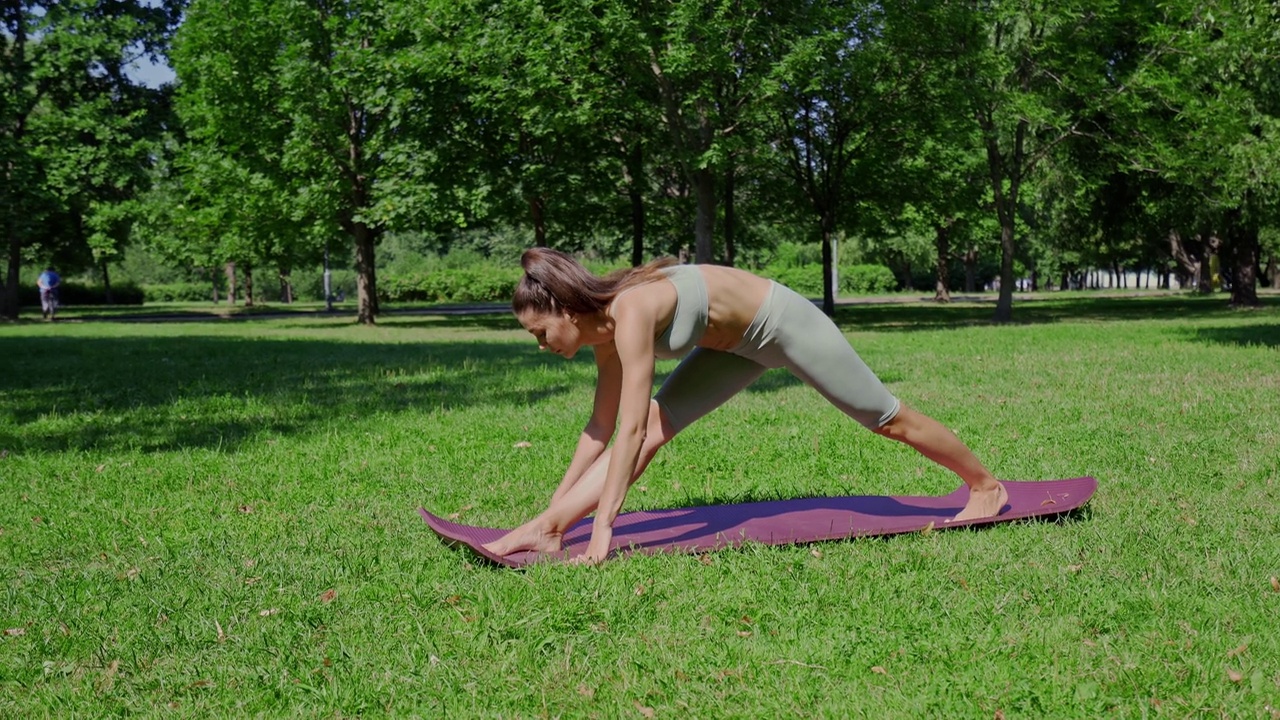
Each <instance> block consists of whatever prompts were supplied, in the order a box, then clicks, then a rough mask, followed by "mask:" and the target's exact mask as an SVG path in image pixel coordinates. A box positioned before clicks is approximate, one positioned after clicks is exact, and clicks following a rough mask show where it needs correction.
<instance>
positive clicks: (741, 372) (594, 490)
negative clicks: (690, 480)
mask: <svg viewBox="0 0 1280 720" xmlns="http://www.w3.org/2000/svg"><path fill="white" fill-rule="evenodd" d="M764 371H765V368H764V367H763V366H762V365H760V364H759V363H755V362H752V361H751V360H748V359H746V358H743V357H739V356H737V355H733V354H730V353H725V352H720V351H717V350H707V349H706V348H697V349H695V350H694V351H693V352H691V353H689V355H688V356H687V357H686V358H685V359H684V360H683V361H682V362H681V363H680V364H679V365H678V366H676V369H675V370H674V371H672V373H671V375H670V376H669V377H667V380H666V382H664V383H663V384H662V388H661V389H659V390H658V393H657V395H655V396H654V399H653V400H651V401H650V405H649V425H648V427H647V428H646V430H645V438H644V444H643V445H641V446H640V457H639V459H638V460H637V461H636V471H635V473H633V474H632V476H631V482H633V483H634V482H635V481H636V480H638V479H639V478H640V475H641V474H643V473H644V471H645V468H647V467H648V466H649V462H650V461H651V460H653V456H654V455H655V454H657V452H658V448H660V447H662V446H663V445H666V444H667V443H668V442H670V441H671V439H672V438H674V437H675V436H676V434H677V433H679V432H680V431H681V430H683V429H685V428H686V427H689V425H691V424H693V422H694V421H695V420H697V419H698V418H700V417H702V416H703V415H706V414H707V413H709V412H711V411H712V410H714V409H716V408H717V407H720V406H721V405H723V404H724V403H725V402H726V401H727V400H728V399H729V398H731V397H733V396H734V395H736V394H737V393H738V392H740V391H741V390H742V389H743V388H745V387H747V386H748V385H750V384H751V383H753V382H755V380H756V379H757V378H759V377H760V375H762V374H763V373H764ZM611 455H612V449H609V450H605V452H604V453H603V454H602V455H601V456H600V457H599V458H597V459H596V461H595V462H594V463H592V464H591V467H589V468H587V471H586V473H584V474H583V476H582V479H581V480H579V481H578V482H577V484H575V485H574V486H573V487H572V488H571V489H570V490H569V492H567V493H565V494H564V495H563V496H561V497H559V498H557V499H555V500H553V501H552V502H551V505H550V506H549V507H548V508H547V509H546V510H544V511H543V512H542V513H541V514H540V515H538V516H537V517H535V518H534V519H532V520H530V521H529V522H527V523H525V524H523V525H521V526H520V527H518V528H516V529H515V530H512V531H511V532H509V533H507V534H506V535H504V536H502V537H501V538H499V539H498V540H496V541H494V542H492V543H489V544H488V545H485V547H486V548H487V549H489V550H490V551H491V552H494V553H496V554H498V555H510V554H511V553H513V552H519V551H521V550H537V551H539V552H559V551H560V547H561V539H562V538H563V536H564V533H565V531H567V530H568V529H569V528H570V527H572V526H573V524H574V523H576V522H578V521H579V520H581V519H582V518H584V517H586V516H587V515H588V514H589V513H591V512H592V511H594V510H595V509H596V505H597V504H599V502H600V495H601V494H602V493H603V492H604V480H605V476H606V475H607V474H608V470H609V458H610V457H611Z"/></svg>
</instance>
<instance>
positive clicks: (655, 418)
mask: <svg viewBox="0 0 1280 720" xmlns="http://www.w3.org/2000/svg"><path fill="white" fill-rule="evenodd" d="M675 435H676V430H675V427H674V426H673V425H672V424H671V419H670V418H668V417H667V414H666V412H665V411H664V410H663V409H662V406H661V405H659V404H658V402H657V401H656V400H650V401H649V426H648V427H647V428H646V429H645V434H644V445H642V446H641V448H640V451H641V452H642V453H646V454H648V455H652V454H653V453H656V452H657V451H658V448H660V447H662V446H663V445H666V444H667V443H668V442H671V438H673V437H675Z"/></svg>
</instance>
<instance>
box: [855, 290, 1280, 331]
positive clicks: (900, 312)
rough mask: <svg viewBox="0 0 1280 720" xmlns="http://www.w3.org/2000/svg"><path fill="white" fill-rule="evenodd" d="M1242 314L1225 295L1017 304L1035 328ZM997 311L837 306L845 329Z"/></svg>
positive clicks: (979, 317) (957, 322)
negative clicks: (1231, 305)
mask: <svg viewBox="0 0 1280 720" xmlns="http://www.w3.org/2000/svg"><path fill="white" fill-rule="evenodd" d="M1260 302H1261V305H1260V308H1262V309H1269V310H1275V309H1280V296H1264V297H1262V298H1260ZM1238 312H1240V311H1238V310H1234V309H1232V308H1231V307H1230V306H1229V305H1228V304H1227V297H1226V296H1225V295H1212V296H1195V295H1165V296H1157V297H1097V298H1091V297H1088V296H1084V297H1081V296H1079V295H1075V294H1072V295H1069V296H1054V295H1049V296H1046V297H1045V298H1042V299H1041V298H1038V299H1035V300H1023V301H1019V302H1015V303H1014V305H1013V322H1014V324H1026V325H1035V324H1044V323H1056V322H1064V321H1077V322H1080V321H1084V322H1121V321H1129V320H1180V319H1187V320H1190V319H1205V318H1214V317H1235V316H1236V315H1237V313H1238ZM994 313H995V306H994V304H993V303H984V304H981V305H975V304H968V303H961V304H952V305H937V304H923V303H910V304H896V305H841V306H838V307H837V308H836V317H835V319H836V322H837V323H838V324H839V325H840V326H841V327H842V328H845V329H858V328H863V329H876V330H891V331H893V330H897V331H904V332H909V331H915V330H942V329H947V328H952V327H966V326H972V325H987V324H993V321H992V317H993V315H994Z"/></svg>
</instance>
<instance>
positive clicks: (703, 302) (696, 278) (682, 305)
mask: <svg viewBox="0 0 1280 720" xmlns="http://www.w3.org/2000/svg"><path fill="white" fill-rule="evenodd" d="M662 272H663V273H664V274H666V276H667V279H668V280H670V281H671V283H672V284H673V285H675V286H676V314H675V316H673V317H672V318H671V324H670V325H668V326H667V329H666V330H664V331H663V332H662V334H661V335H659V336H658V337H657V338H655V339H654V342H653V354H654V355H656V356H657V357H660V358H664V359H674V358H679V357H684V356H685V355H687V354H688V353H689V351H690V350H692V349H693V348H694V347H695V346H697V344H698V341H699V340H701V339H702V336H703V335H705V334H706V332H707V322H708V319H709V317H710V315H711V306H710V301H709V300H708V298H707V281H706V279H705V278H703V277H702V271H701V270H699V269H698V266H697V265H676V266H674V267H669V268H664V269H663V270H662Z"/></svg>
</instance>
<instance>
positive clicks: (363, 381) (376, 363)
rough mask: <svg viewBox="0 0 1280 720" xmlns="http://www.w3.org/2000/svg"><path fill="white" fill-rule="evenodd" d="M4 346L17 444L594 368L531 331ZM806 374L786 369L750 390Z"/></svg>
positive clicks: (505, 384) (196, 439)
mask: <svg viewBox="0 0 1280 720" xmlns="http://www.w3.org/2000/svg"><path fill="white" fill-rule="evenodd" d="M0 357H3V358H5V361H4V363H3V364H0V397H3V398H4V404H3V405H2V406H0V449H3V450H8V451H9V452H22V451H29V450H36V451H46V452H62V451H67V450H84V449H91V448H99V449H112V450H126V449H134V450H142V451H165V450H176V449H181V448H208V447H221V448H227V449H234V448H235V447H237V446H239V445H240V444H242V443H244V442H246V441H248V440H251V439H252V438H254V437H259V436H264V435H265V436H278V435H289V434H294V433H300V432H306V431H308V430H309V429H311V428H313V427H315V426H317V425H320V424H325V423H331V422H333V420H334V419H335V418H338V419H341V418H343V417H349V418H351V419H352V420H355V419H357V418H361V417H366V416H368V415H370V414H373V413H376V412H386V411H392V412H394V411H400V410H406V411H407V410H410V409H417V410H419V411H421V410H432V409H440V410H454V409H462V408H467V407H486V408H491V409H492V410H494V411H496V412H501V411H502V409H503V408H509V407H528V406H531V405H537V404H539V403H541V402H543V401H545V400H547V399H549V398H553V397H556V396H559V395H562V394H564V393H567V392H570V391H573V390H581V389H583V388H589V387H590V385H591V384H592V383H593V382H594V368H591V369H589V370H587V372H585V373H580V372H564V371H566V370H570V369H573V368H572V366H571V365H569V364H568V363H566V361H564V360H562V359H561V358H558V357H553V356H551V355H548V354H546V353H541V352H539V351H538V350H537V348H536V347H535V346H534V345H533V344H532V343H523V342H519V343H517V342H421V343H390V344H389V343H361V342H342V341H327V340H314V339H287V340H283V339H261V338H242V337H220V336H202V335H187V336H161V337H126V338H67V337H20V338H5V337H0ZM571 362H573V363H581V364H583V365H584V366H590V360H589V359H587V358H579V359H577V360H574V361H571ZM584 369H585V368H584ZM667 375H669V372H660V373H657V374H656V375H655V378H654V381H655V382H654V384H655V386H659V385H661V383H662V381H663V380H665V378H666V377H667ZM798 384H800V381H799V380H797V379H796V378H795V377H794V376H792V375H791V374H790V373H787V372H786V371H779V370H774V371H771V372H768V373H766V374H765V375H764V377H762V378H761V379H760V380H758V381H757V382H756V383H755V384H754V385H752V386H751V387H750V388H748V390H747V391H748V392H753V393H754V392H774V391H777V390H781V389H784V388H787V387H791V386H794V385H798ZM588 412H589V408H587V407H584V408H583V417H584V418H585V417H586V415H587V413H588Z"/></svg>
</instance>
